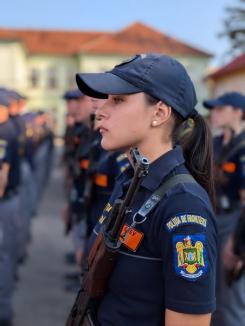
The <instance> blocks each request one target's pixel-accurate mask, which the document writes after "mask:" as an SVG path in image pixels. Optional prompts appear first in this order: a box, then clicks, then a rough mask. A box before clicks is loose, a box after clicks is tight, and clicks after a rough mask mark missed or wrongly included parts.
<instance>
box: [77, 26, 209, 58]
mask: <svg viewBox="0 0 245 326" xmlns="http://www.w3.org/2000/svg"><path fill="white" fill-rule="evenodd" d="M80 49H81V51H82V52H88V53H112V54H126V55H132V54H135V53H148V52H158V53H165V54H169V55H194V56H206V57H209V56H211V55H210V54H209V53H207V52H204V51H202V50H199V49H196V48H194V47H192V46H190V45H187V44H186V43H183V42H181V41H179V40H176V39H175V38H173V37H170V36H168V35H166V34H163V33H161V32H159V31H157V30H155V29H153V28H151V27H148V26H146V25H144V24H141V23H134V24H132V25H130V26H128V27H127V28H125V29H123V30H122V31H119V32H117V33H114V34H111V35H107V36H102V37H100V38H98V39H95V40H94V41H92V42H90V43H84V44H83V45H82V46H81V48H80Z"/></svg>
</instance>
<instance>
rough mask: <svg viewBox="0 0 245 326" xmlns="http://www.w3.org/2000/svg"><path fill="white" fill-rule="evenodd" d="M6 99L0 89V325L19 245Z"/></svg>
mask: <svg viewBox="0 0 245 326" xmlns="http://www.w3.org/2000/svg"><path fill="white" fill-rule="evenodd" d="M9 106H10V101H9V98H8V96H7V94H6V92H5V91H4V92H3V91H0V189H1V190H0V325H1V326H10V325H11V319H12V298H13V290H14V283H15V276H16V270H17V259H18V257H17V254H16V249H17V248H18V246H19V245H20V230H21V228H20V224H19V223H20V221H19V218H18V213H19V197H18V185H19V153H18V141H17V138H16V137H15V136H16V134H15V130H14V128H13V124H12V122H11V121H10V120H9V114H8V108H9Z"/></svg>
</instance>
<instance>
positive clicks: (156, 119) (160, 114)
mask: <svg viewBox="0 0 245 326" xmlns="http://www.w3.org/2000/svg"><path fill="white" fill-rule="evenodd" d="M171 112H172V108H171V107H170V106H168V105H167V104H165V103H163V102H162V101H159V102H157V103H156V104H155V105H154V109H153V116H152V126H153V127H157V126H160V125H161V124H163V123H165V122H166V121H168V120H169V118H170V117H171Z"/></svg>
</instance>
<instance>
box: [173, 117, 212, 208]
mask: <svg viewBox="0 0 245 326" xmlns="http://www.w3.org/2000/svg"><path fill="white" fill-rule="evenodd" d="M173 116H174V120H175V127H174V130H173V140H174V142H175V143H178V144H180V145H181V147H182V148H183V152H184V157H185V160H186V165H187V167H188V169H189V170H190V172H191V174H192V175H193V177H194V178H195V179H196V181H197V182H198V183H199V184H200V185H201V186H202V187H203V188H204V189H205V190H206V191H207V193H208V195H209V197H210V200H211V202H212V204H213V206H214V207H215V191H214V175H213V161H214V160H213V141H212V134H211V131H210V128H209V126H208V124H207V122H206V121H205V119H204V118H203V117H202V116H201V115H200V114H196V115H195V116H194V117H193V118H189V119H188V120H186V121H183V119H182V118H181V117H180V116H179V114H178V113H176V112H175V111H173ZM181 120H182V121H181Z"/></svg>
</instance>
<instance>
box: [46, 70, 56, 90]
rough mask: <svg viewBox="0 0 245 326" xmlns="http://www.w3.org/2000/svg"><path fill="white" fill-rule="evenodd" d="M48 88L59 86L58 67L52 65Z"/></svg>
mask: <svg viewBox="0 0 245 326" xmlns="http://www.w3.org/2000/svg"><path fill="white" fill-rule="evenodd" d="M47 76H48V88H57V87H58V73H57V68H55V67H51V68H49V69H48V75H47Z"/></svg>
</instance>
